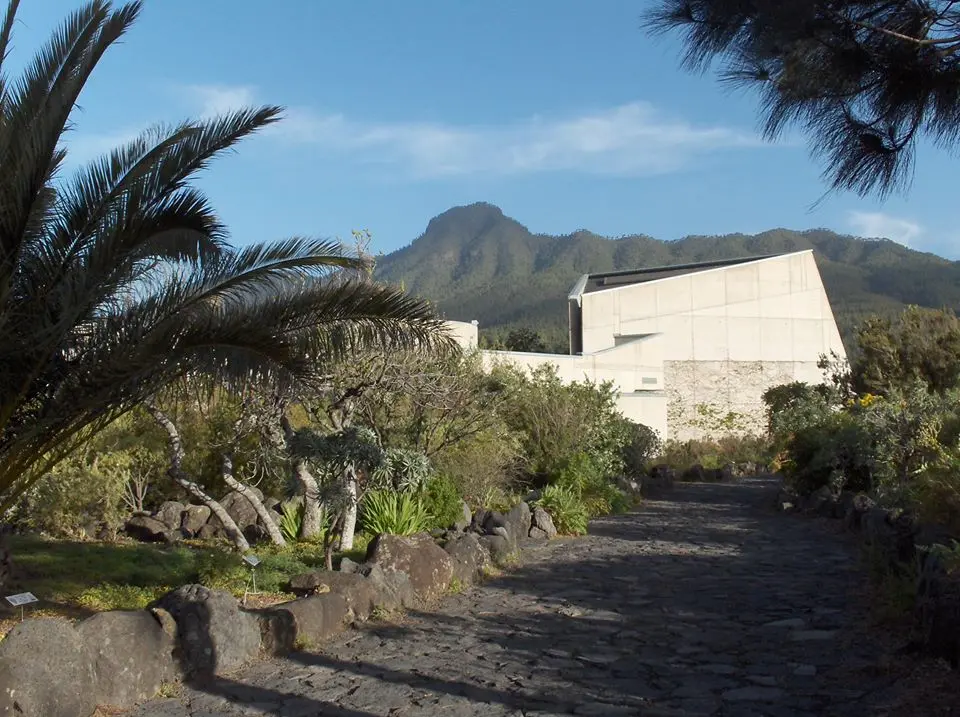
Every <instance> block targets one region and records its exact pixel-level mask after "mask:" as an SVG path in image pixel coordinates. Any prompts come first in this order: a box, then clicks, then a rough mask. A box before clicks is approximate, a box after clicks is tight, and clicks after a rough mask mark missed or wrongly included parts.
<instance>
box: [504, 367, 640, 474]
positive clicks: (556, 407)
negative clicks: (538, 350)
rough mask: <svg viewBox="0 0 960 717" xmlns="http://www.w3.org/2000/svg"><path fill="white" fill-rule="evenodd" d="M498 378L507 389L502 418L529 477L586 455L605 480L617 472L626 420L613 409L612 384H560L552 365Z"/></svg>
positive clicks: (620, 467)
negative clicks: (514, 438)
mask: <svg viewBox="0 0 960 717" xmlns="http://www.w3.org/2000/svg"><path fill="white" fill-rule="evenodd" d="M503 374H504V376H505V379H504V380H505V381H506V383H507V384H508V385H509V387H510V388H509V392H508V396H509V398H508V400H507V401H506V402H505V405H504V407H503V410H504V417H505V420H506V422H507V425H508V426H509V427H510V428H511V429H512V430H513V431H515V432H516V433H517V434H518V435H519V436H520V440H521V446H522V449H523V454H524V456H525V457H526V459H527V469H528V470H529V472H530V473H531V474H532V475H534V476H538V477H541V478H542V477H543V476H548V475H551V474H555V473H556V472H557V471H558V470H560V469H562V468H563V467H564V465H566V463H567V462H568V461H570V460H572V459H573V457H574V456H575V455H577V454H578V453H588V454H589V455H590V456H591V457H592V459H593V461H594V463H595V464H596V466H597V467H598V468H599V470H600V472H601V473H602V474H603V475H605V476H613V475H618V474H620V473H621V471H622V470H623V455H622V450H623V447H624V446H625V445H626V444H627V443H628V442H629V440H630V436H629V432H628V425H629V422H627V421H625V420H624V418H623V416H622V415H621V414H620V413H619V412H618V411H617V408H616V405H617V392H616V389H615V387H614V385H613V384H612V383H610V382H605V383H602V384H596V383H593V382H590V381H583V382H574V383H564V381H562V380H561V379H560V377H559V375H558V374H557V368H556V366H554V365H553V364H546V365H543V366H539V367H537V368H535V369H533V370H532V371H531V373H530V374H529V375H528V374H526V373H525V372H523V370H521V369H512V370H509V369H503Z"/></svg>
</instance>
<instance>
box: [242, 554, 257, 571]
mask: <svg viewBox="0 0 960 717" xmlns="http://www.w3.org/2000/svg"><path fill="white" fill-rule="evenodd" d="M243 562H245V563H246V564H247V565H249V566H250V567H251V568H255V567H257V566H258V565H259V564H260V558H258V557H257V556H256V555H244V556H243Z"/></svg>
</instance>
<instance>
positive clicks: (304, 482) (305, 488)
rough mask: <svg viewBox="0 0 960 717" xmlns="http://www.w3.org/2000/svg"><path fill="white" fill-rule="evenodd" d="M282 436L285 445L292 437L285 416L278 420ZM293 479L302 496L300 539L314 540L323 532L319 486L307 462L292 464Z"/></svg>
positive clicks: (290, 428)
mask: <svg viewBox="0 0 960 717" xmlns="http://www.w3.org/2000/svg"><path fill="white" fill-rule="evenodd" d="M280 425H281V427H282V428H283V436H284V439H285V441H286V443H287V444H289V443H290V439H291V438H292V437H293V426H291V425H290V419H289V418H287V416H286V414H283V415H282V416H281V418H280ZM293 478H294V480H295V481H296V483H297V485H298V486H299V489H300V494H301V495H303V522H302V523H301V524H300V537H301V538H314V537H316V536H318V535H320V532H321V531H322V530H323V510H322V508H321V506H320V486H319V485H318V484H317V479H316V478H314V477H313V474H312V473H310V471H309V469H308V468H307V462H306V461H304V460H300V459H296V460H294V463H293Z"/></svg>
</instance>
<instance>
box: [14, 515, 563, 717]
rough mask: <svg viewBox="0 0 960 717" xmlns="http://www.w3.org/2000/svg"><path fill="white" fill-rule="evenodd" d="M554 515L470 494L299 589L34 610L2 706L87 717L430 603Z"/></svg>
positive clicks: (296, 582) (185, 591)
mask: <svg viewBox="0 0 960 717" xmlns="http://www.w3.org/2000/svg"><path fill="white" fill-rule="evenodd" d="M556 534H557V531H556V528H555V527H554V525H553V521H552V519H551V517H550V515H549V514H548V513H547V512H546V511H545V510H543V508H541V507H539V506H534V508H533V509H532V510H531V508H530V505H528V504H527V503H526V502H522V503H519V504H518V505H516V506H515V507H514V508H512V509H511V510H510V511H508V512H507V513H499V512H497V511H489V510H478V511H476V512H475V513H473V514H471V513H470V511H469V509H468V508H467V507H466V505H464V515H463V519H462V520H459V521H458V522H457V524H456V525H455V526H454V527H452V528H451V529H449V530H446V531H439V532H438V533H437V534H435V535H431V534H429V533H418V534H416V535H409V536H397V535H386V534H382V535H378V536H376V537H375V538H374V539H373V540H372V541H371V543H370V545H369V547H368V549H367V554H366V558H365V560H364V562H363V563H362V564H357V563H355V562H353V561H351V560H348V559H346V558H344V559H343V561H342V563H341V565H340V569H339V570H338V571H318V572H315V573H308V574H305V575H300V576H294V577H293V578H292V579H291V581H290V587H291V589H292V590H293V591H294V592H295V593H297V594H300V595H302V597H298V598H297V599H294V600H291V601H289V602H286V603H281V604H279V605H274V606H271V607H267V608H261V609H250V610H248V609H246V608H244V607H243V606H242V605H241V604H240V601H239V600H237V598H235V597H233V595H231V594H230V593H227V592H225V591H221V590H213V589H210V588H207V587H205V586H203V585H184V586H181V587H179V588H177V589H176V590H173V591H172V592H170V593H167V594H166V595H164V596H163V597H161V598H160V599H158V600H156V601H154V602H153V603H151V605H149V606H148V608H147V609H145V610H135V611H109V612H103V613H98V614H96V615H94V616H92V617H89V618H86V619H84V620H81V621H79V622H77V623H72V622H70V621H68V620H65V619H49V618H34V619H29V620H26V621H24V622H22V623H20V624H19V625H17V626H16V627H14V628H13V629H12V630H11V631H10V632H9V633H8V634H7V636H6V637H5V638H4V639H3V640H2V641H0V716H3V717H6V716H7V715H9V716H10V717H14V716H16V717H89V716H90V715H91V714H93V713H94V711H95V710H96V709H97V708H98V707H109V708H120V709H127V708H132V707H134V706H136V704H137V703H139V702H142V701H143V700H146V699H150V698H152V697H154V696H156V694H157V692H158V691H159V689H160V688H161V686H162V684H163V683H166V682H174V681H178V680H186V681H195V682H202V681H205V680H209V679H211V678H212V677H214V676H219V675H224V674H228V673H231V672H234V671H235V670H237V669H239V668H241V667H243V666H244V665H247V664H249V663H251V662H254V661H255V660H257V659H260V658H263V657H269V656H274V655H283V654H287V653H289V652H292V651H295V650H300V649H308V648H310V647H312V646H314V645H317V644H319V643H322V642H324V641H325V640H329V639H330V638H332V637H333V636H334V635H336V634H338V633H340V632H341V631H343V630H344V629H346V628H347V627H348V626H349V625H352V624H354V623H359V622H364V621H366V620H368V619H370V618H371V617H373V616H375V615H376V614H378V613H390V612H394V611H397V610H402V609H404V608H410V607H414V606H422V605H428V604H430V603H432V602H434V601H436V600H437V599H439V598H440V597H442V596H443V595H444V594H446V593H447V591H448V590H449V589H450V588H451V586H465V585H468V584H472V583H476V582H478V581H479V580H481V579H482V578H483V577H484V575H485V574H486V573H487V572H488V570H489V568H490V567H491V566H504V565H506V564H508V563H510V562H511V561H512V560H513V559H514V558H515V556H516V555H517V554H518V552H519V551H520V550H521V549H522V548H523V547H526V546H528V545H530V544H531V543H536V542H543V541H544V540H547V539H549V538H551V537H554V536H556Z"/></svg>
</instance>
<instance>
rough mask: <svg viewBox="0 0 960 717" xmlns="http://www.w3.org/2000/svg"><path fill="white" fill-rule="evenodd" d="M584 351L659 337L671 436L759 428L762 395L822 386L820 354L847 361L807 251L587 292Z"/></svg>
mask: <svg viewBox="0 0 960 717" xmlns="http://www.w3.org/2000/svg"><path fill="white" fill-rule="evenodd" d="M582 312H583V327H584V329H583V350H584V352H585V353H588V352H592V351H599V350H603V349H606V348H609V347H611V346H615V345H616V344H617V342H618V341H623V340H624V339H625V338H626V337H629V336H634V335H645V334H651V333H657V334H659V335H662V336H663V343H662V353H663V361H664V369H665V382H666V389H667V392H668V394H669V408H668V411H667V413H668V419H667V422H668V431H667V434H668V435H669V437H670V438H677V439H686V438H691V437H698V436H702V435H704V434H707V433H714V434H715V433H717V432H722V431H724V430H726V426H727V425H728V424H729V423H730V421H729V420H727V421H720V423H722V424H723V428H717V427H716V426H715V427H713V428H710V427H709V424H710V423H713V424H717V423H718V420H719V418H720V417H724V418H732V417H733V416H732V415H731V414H739V415H740V417H739V418H738V419H737V422H738V423H739V424H741V425H742V428H743V430H754V429H757V428H760V427H761V426H762V424H763V420H764V419H763V403H762V400H761V395H762V393H763V391H764V390H766V388H768V387H770V386H773V385H776V384H779V383H784V382H788V381H807V382H814V383H816V382H820V381H821V380H822V374H821V372H820V370H819V369H818V368H817V366H816V363H817V360H818V359H819V357H820V355H821V354H823V353H829V352H830V351H834V352H836V353H837V354H839V355H840V356H841V357H845V356H846V354H845V352H844V349H843V344H842V342H841V340H840V333H839V331H838V330H837V325H836V322H835V321H834V318H833V312H832V310H831V308H830V303H829V301H828V300H827V295H826V292H825V291H824V288H823V283H822V281H821V279H820V272H819V270H818V269H817V265H816V261H815V259H814V256H813V252H812V251H805V252H799V253H795V254H789V255H786V256H782V257H773V258H770V259H761V260H758V261H755V262H750V263H747V264H742V265H734V266H728V267H719V268H715V269H706V270H704V271H700V272H695V273H691V274H686V275H683V276H678V277H670V278H666V279H660V280H657V281H651V282H648V283H645V284H637V285H629V286H623V287H617V288H612V289H606V290H602V291H598V292H593V293H589V294H584V295H583V297H582Z"/></svg>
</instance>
